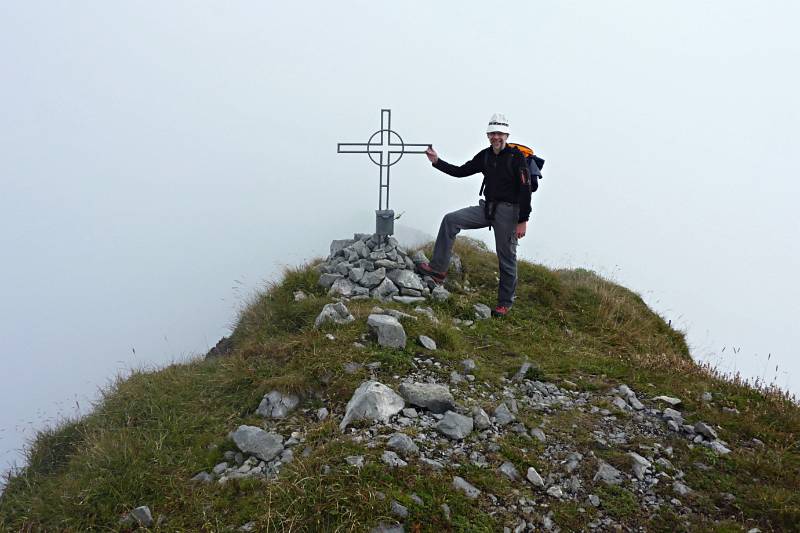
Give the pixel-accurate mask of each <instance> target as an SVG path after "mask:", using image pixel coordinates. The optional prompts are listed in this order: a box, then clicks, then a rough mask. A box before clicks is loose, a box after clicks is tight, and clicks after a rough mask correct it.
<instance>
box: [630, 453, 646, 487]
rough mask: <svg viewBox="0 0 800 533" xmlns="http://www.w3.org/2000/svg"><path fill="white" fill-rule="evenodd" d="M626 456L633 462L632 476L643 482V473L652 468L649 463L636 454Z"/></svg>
mask: <svg viewBox="0 0 800 533" xmlns="http://www.w3.org/2000/svg"><path fill="white" fill-rule="evenodd" d="M628 455H629V456H630V458H631V459H632V461H633V475H634V476H636V479H638V480H639V481H643V480H644V476H645V473H646V472H647V470H648V469H649V468H650V467H652V465H651V464H650V461H648V460H647V459H645V458H644V457H642V456H641V455H639V454H638V453H636V452H628Z"/></svg>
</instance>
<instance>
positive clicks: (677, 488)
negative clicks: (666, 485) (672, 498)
mask: <svg viewBox="0 0 800 533" xmlns="http://www.w3.org/2000/svg"><path fill="white" fill-rule="evenodd" d="M672 490H673V491H674V492H675V494H677V495H678V496H686V495H687V494H690V493H691V492H692V489H690V488H689V487H688V486H686V485H684V484H683V483H681V482H680V481H676V482H674V483H673V484H672Z"/></svg>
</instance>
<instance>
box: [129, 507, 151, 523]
mask: <svg viewBox="0 0 800 533" xmlns="http://www.w3.org/2000/svg"><path fill="white" fill-rule="evenodd" d="M129 516H130V517H131V518H133V520H135V521H136V523H137V524H138V525H139V527H150V526H152V525H153V514H152V513H151V512H150V508H149V507H148V506H146V505H142V506H141V507H137V508H136V509H134V510H133V511H131V512H130V515H129Z"/></svg>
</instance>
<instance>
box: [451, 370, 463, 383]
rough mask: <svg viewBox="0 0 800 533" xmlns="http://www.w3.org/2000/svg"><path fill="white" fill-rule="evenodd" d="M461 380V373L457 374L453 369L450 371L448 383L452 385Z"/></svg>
mask: <svg viewBox="0 0 800 533" xmlns="http://www.w3.org/2000/svg"><path fill="white" fill-rule="evenodd" d="M463 381H464V378H463V377H462V376H461V374H459V373H458V372H456V371H455V370H453V371H452V372H450V383H452V384H453V385H458V384H459V383H461V382H463Z"/></svg>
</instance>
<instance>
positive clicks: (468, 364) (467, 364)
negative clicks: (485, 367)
mask: <svg viewBox="0 0 800 533" xmlns="http://www.w3.org/2000/svg"><path fill="white" fill-rule="evenodd" d="M461 367H462V368H463V369H464V372H465V373H466V372H472V371H473V370H475V369H476V368H478V366H477V365H476V364H475V361H474V360H472V359H464V360H463V361H461Z"/></svg>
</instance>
